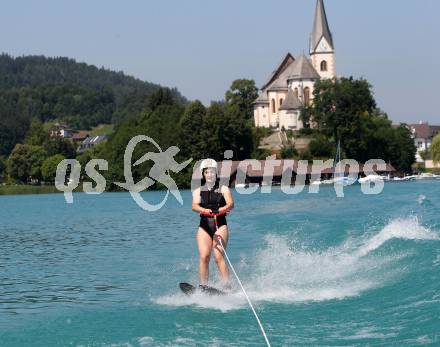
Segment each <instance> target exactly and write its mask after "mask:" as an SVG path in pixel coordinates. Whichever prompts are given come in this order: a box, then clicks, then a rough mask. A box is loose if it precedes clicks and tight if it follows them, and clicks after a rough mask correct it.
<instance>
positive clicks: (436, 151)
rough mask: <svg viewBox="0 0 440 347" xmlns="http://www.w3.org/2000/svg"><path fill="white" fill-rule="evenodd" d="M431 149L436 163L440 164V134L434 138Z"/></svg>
mask: <svg viewBox="0 0 440 347" xmlns="http://www.w3.org/2000/svg"><path fill="white" fill-rule="evenodd" d="M430 149H431V155H432V160H433V161H434V163H440V134H438V135H437V136H436V137H434V139H433V141H432V145H431V148H430Z"/></svg>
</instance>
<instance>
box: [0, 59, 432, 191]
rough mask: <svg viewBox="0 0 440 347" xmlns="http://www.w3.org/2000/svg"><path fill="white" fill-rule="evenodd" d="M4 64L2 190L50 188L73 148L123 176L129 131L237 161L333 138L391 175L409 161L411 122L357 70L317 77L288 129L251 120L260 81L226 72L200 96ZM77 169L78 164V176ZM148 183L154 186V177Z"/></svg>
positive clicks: (25, 62) (124, 79) (51, 67)
mask: <svg viewBox="0 0 440 347" xmlns="http://www.w3.org/2000/svg"><path fill="white" fill-rule="evenodd" d="M2 66H4V68H5V74H6V75H7V76H8V78H7V79H5V80H7V81H9V82H8V83H3V84H1V83H0V97H3V99H4V100H5V102H4V105H3V106H2V107H0V129H4V131H3V132H0V184H1V183H3V185H0V195H6V194H7V195H9V194H45V193H52V192H53V193H56V192H58V190H57V189H56V188H55V187H54V186H53V185H40V184H41V182H47V183H49V182H54V180H55V172H56V168H57V165H58V163H59V162H60V161H61V160H63V159H65V158H69V159H74V158H75V159H76V160H77V161H78V162H79V163H80V164H81V167H82V168H84V167H85V165H86V163H88V162H89V161H90V160H91V159H104V160H106V161H107V162H108V163H109V168H108V170H107V171H105V172H101V174H102V175H103V176H104V178H105V179H106V180H107V182H123V181H124V167H123V162H124V161H123V157H124V152H125V148H126V146H127V144H128V143H129V141H130V140H131V139H132V138H133V137H134V136H136V135H147V136H149V137H151V138H153V139H154V140H155V141H156V142H157V143H158V144H159V146H160V147H161V148H162V150H166V149H167V148H170V147H171V146H177V147H178V148H180V151H179V152H178V153H177V154H176V156H175V160H176V162H179V163H182V162H183V161H185V160H187V159H188V158H193V159H194V160H199V159H201V158H207V157H209V158H213V159H215V160H217V161H221V160H223V159H224V153H225V151H226V150H232V152H233V160H238V161H241V160H244V159H257V160H262V159H266V158H267V157H268V156H270V155H276V158H277V159H294V160H308V161H311V160H313V159H321V160H327V159H333V158H335V151H336V147H337V146H336V144H337V143H340V146H341V157H342V158H350V159H354V160H356V161H358V162H360V163H365V162H366V161H367V160H369V159H371V158H381V159H383V160H384V161H385V162H386V163H388V164H390V165H392V166H393V167H394V168H395V169H396V170H397V172H398V173H399V175H404V174H410V173H412V172H413V171H414V169H413V164H414V162H415V153H416V148H415V146H414V140H413V138H412V137H411V132H410V130H409V128H408V127H407V126H405V125H401V126H399V127H397V128H396V127H393V126H392V123H391V121H390V120H389V119H388V116H387V114H386V113H385V112H383V111H381V110H380V109H378V108H377V106H376V102H375V100H374V97H373V90H372V86H371V85H370V84H369V83H368V81H366V80H364V79H359V80H356V79H353V78H352V77H350V78H344V77H342V78H338V79H334V80H325V81H318V82H316V88H315V90H314V93H313V94H314V95H313V100H314V101H313V104H311V105H309V106H307V107H303V109H302V110H301V115H300V117H301V119H302V121H303V123H304V124H305V128H303V129H300V130H291V129H287V130H286V129H265V128H259V127H256V126H255V124H254V115H253V109H254V101H255V100H256V99H257V97H258V88H257V87H256V85H255V81H253V80H251V79H237V80H235V81H233V82H232V83H231V86H230V88H229V89H228V90H227V91H226V92H225V95H224V98H223V99H222V100H219V101H213V102H211V104H210V105H209V106H205V105H203V104H202V103H201V102H200V101H198V100H193V101H188V100H187V99H186V98H185V97H184V96H182V95H181V94H180V93H179V91H178V90H177V89H170V88H166V87H161V86H159V85H155V84H151V83H148V82H144V81H140V80H138V79H135V78H133V77H130V76H126V75H124V74H122V73H116V72H113V71H110V70H105V69H98V68H96V67H94V66H91V65H87V64H81V63H77V62H75V61H74V60H72V59H67V58H46V57H20V58H12V57H10V56H8V55H5V54H4V55H1V56H0V67H2ZM26 76H27V77H32V78H24V77H26ZM90 76H91V77H90ZM23 81H31V82H29V83H25V82H23ZM55 122H56V123H58V122H60V123H62V124H63V125H65V127H66V129H69V130H71V131H72V133H75V132H78V133H79V132H80V131H83V132H84V131H89V132H91V134H92V135H94V134H95V135H96V134H98V133H99V134H101V133H106V134H107V135H108V136H107V137H106V139H105V140H103V141H102V142H100V143H97V144H96V145H94V146H93V147H85V148H86V149H85V150H81V151H80V149H82V147H81V148H80V147H77V143H75V141H74V140H73V137H71V136H65V135H64V134H61V133H60V132H58V131H56V132H54V131H53V130H52V131H51V130H50V129H51V127H50V124H54V123H55ZM17 129H18V130H19V131H18V130H17ZM15 130H17V131H15ZM274 131H284V132H285V133H286V134H288V135H289V138H290V140H289V141H288V144H283V146H282V148H281V149H278V150H275V149H273V148H270V149H267V148H264V146H260V144H261V141H262V139H263V138H266V137H268V136H269V135H271V133H273V132H274ZM12 135H14V136H12ZM298 139H299V140H301V139H302V140H305V139H306V140H307V142H308V143H309V144H308V146H307V147H304V148H303V147H301V146H299V145H298V146H296V142H295V141H296V140H298ZM299 142H300V141H299ZM299 142H298V143H299ZM303 142H304V141H303ZM138 147H139V148H136V151H135V152H134V153H133V158H132V159H133V162H135V161H136V160H138V159H139V158H140V157H141V156H142V155H143V154H144V153H146V152H151V151H153V152H155V151H156V149H155V148H154V146H153V145H152V144H147V143H142V144H139V145H138ZM78 148H79V149H78ZM433 157H434V156H433ZM151 167H152V162H151V161H146V162H144V163H142V164H140V165H138V166H136V167H134V168H133V178H134V180H135V181H138V180H139V179H141V178H143V177H147V176H148V172H149V171H150V169H151ZM191 171H192V170H190V169H189V168H185V169H184V170H182V171H181V172H178V173H175V174H174V173H173V174H172V175H171V176H172V178H173V179H174V180H175V182H176V185H177V186H178V187H179V189H180V188H182V189H185V188H188V187H189V186H190V181H191V175H192V172H191ZM84 178H85V174H84V172H82V177H81V178H80V181H83V180H84ZM155 189H161V186H160V184H156V186H155ZM106 191H118V187H117V186H115V185H114V184H111V185H110V186H108V187H107V189H106Z"/></svg>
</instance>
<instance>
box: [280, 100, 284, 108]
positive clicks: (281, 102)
mask: <svg viewBox="0 0 440 347" xmlns="http://www.w3.org/2000/svg"><path fill="white" fill-rule="evenodd" d="M283 101H284V100H283V99H282V98H281V99H280V107H281V105H282V104H283Z"/></svg>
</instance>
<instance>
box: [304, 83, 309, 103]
mask: <svg viewBox="0 0 440 347" xmlns="http://www.w3.org/2000/svg"><path fill="white" fill-rule="evenodd" d="M309 104H310V88H309V87H305V88H304V105H306V106H307V105H309Z"/></svg>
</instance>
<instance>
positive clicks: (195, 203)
mask: <svg viewBox="0 0 440 347" xmlns="http://www.w3.org/2000/svg"><path fill="white" fill-rule="evenodd" d="M192 197H193V199H192V210H193V211H194V212H197V213H202V212H203V213H212V211H211V210H210V209H208V208H203V207H202V206H200V202H201V199H200V188H197V189H196V190H194V192H193V194H192Z"/></svg>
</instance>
